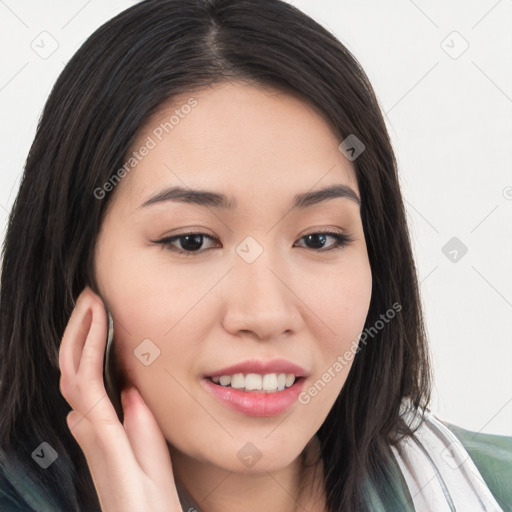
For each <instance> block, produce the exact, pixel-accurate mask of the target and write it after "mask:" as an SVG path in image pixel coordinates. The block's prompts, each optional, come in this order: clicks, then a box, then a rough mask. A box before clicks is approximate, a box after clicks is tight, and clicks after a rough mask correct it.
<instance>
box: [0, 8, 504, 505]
mask: <svg viewBox="0 0 512 512" xmlns="http://www.w3.org/2000/svg"><path fill="white" fill-rule="evenodd" d="M0 300H1V333H0V335H1V361H2V366H1V380H0V397H1V398H0V399H1V404H2V414H1V419H0V428H1V433H2V436H1V439H2V445H1V448H2V450H1V452H0V454H1V457H2V458H1V468H2V482H1V486H0V489H1V492H2V495H1V498H0V500H2V501H0V505H1V506H2V510H66V511H69V510H100V509H101V510H102V511H104V512H105V511H106V512H110V511H114V510H123V511H141V510H144V511H157V510H166V511H178V510H188V511H191V510H194V509H196V510H202V511H205V512H206V511H208V512H211V511H217V510H221V509H222V510H225V511H226V510H227V511H229V510H235V509H236V510H239V509H240V508H242V507H243V509H244V510H246V511H248V510H249V511H250V510H268V511H284V512H286V511H294V510H308V511H323V510H328V511H342V510H343V511H345V510H436V511H442V510H456V509H457V510H510V507H511V504H512V490H511V487H510V481H511V480H512V478H510V476H511V475H512V439H511V438H507V437H504V436H491V435H477V433H475V432H469V431H466V430H464V429H461V428H460V427H456V426H453V425H446V424H444V423H443V422H441V421H439V419H438V418H436V417H435V416H434V415H432V414H431V413H430V411H429V410H428V403H429V397H430V381H431V377H430V364H429V356H428V349H427V344H426V337H425V332H424V327H423V319H422V312H421V304H420V300H419V293H418V283H417V279H416V272H415V267H414V262H413V258H412V252H411V246H410V240H409V235H408V231H407V224H406V220H405V214H404V208H403V202H402V198H401V195H400V188H399V183H398V178H397V171H396V163H395V158H394V155H393V151H392V148H391V145H390V142H389V138H388V135H387V132H386V129H385V126H384V122H383V119H382V116H381V113H380V110H379V107H378V104H377V101H376V99H375V96H374V93H373V90H372V88H371V86H370V84H369V82H368V79H367V77H366V76H365V74H364V72H363V71H362V69H361V68H360V66H359V65H358V63H357V61H356V60H355V59H354V57H353V56H352V55H351V54H350V53H349V52H348V51H347V50H346V49H345V48H344V47H343V46H342V45H341V43H340V42H339V41H338V40H337V39H336V38H335V37H334V36H333V35H332V34H330V33H329V32H327V31H326V30H325V29H324V28H322V27H321V26H319V25H318V24H317V23H315V22H314V21H313V20H311V19H310V18H308V17H307V16H305V15H304V14H303V13H301V12H300V11H298V10H297V9H295V8H294V7H292V6H290V5H288V4H286V3H284V2H281V1H279V0H263V1H258V2H250V1H246V0H241V1H239V0H237V1H234V0H211V1H206V0H187V1H177V0H158V1H157V0H147V1H145V2H142V3H140V4H138V5H136V6H134V7H132V8H130V9H128V10H126V11H124V12H123V13H121V14H120V15H119V16H117V17H115V18H114V19H112V20H111V21H109V22H107V23H106V24H105V25H103V26H102V27H100V28H99V29H98V30H97V31H96V32H95V33H94V34H93V35H92V36H91V37H90V38H89V39H88V40H87V41H86V42H85V43H84V45H83V46H82V47H81V48H80V49H79V50H78V52H77V53H76V55H75V56H74V57H73V58H72V59H71V61H70V62H69V63H68V65H67V66H66V68H65V69H64V71H63V73H62V74H61V76H60V77H59V79H58V81H57V83H56V85H55V87H54V89H53V91H52V93H51V95H50V98H49V99H48V102H47V104H46V106H45V110H44V112H43V115H42V118H41V121H40V125H39V127H38V130H37V134H36V138H35V141H34V143H33V146H32V149H31V151H30V154H29V157H28V160H27V164H26V168H25V174H24V177H23V180H22V183H21V186H20V190H19V193H18V197H17V199H16V202H15V205H14V208H13V210H12V213H11V216H10V219H9V225H8V231H7V236H6V241H5V247H4V259H3V268H2V288H1V299H0ZM107 335H108V342H107V341H106V338H107ZM110 358H112V359H113V361H114V362H113V364H112V367H111V365H110ZM104 362H105V369H104V368H103V365H104ZM110 379H112V382H110ZM110 384H111V385H110ZM106 390H107V391H108V394H107V393H106ZM120 391H121V393H120V394H119V392H120ZM119 398H121V405H120V403H119ZM448 427H450V428H448ZM461 441H462V442H461ZM500 478H501V479H502V481H501V482H500ZM507 507H508V508H507Z"/></svg>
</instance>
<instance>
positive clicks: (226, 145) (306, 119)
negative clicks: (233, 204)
mask: <svg viewBox="0 0 512 512" xmlns="http://www.w3.org/2000/svg"><path fill="white" fill-rule="evenodd" d="M340 142H341V141H340V140H339V137H338V136H337V135H336V133H335V132H334V130H333V128H332V126H331V125H330V123H329V122H328V121H327V120H326V119H325V117H324V116H323V115H322V114H321V113H320V112H319V111H318V110H317V109H316V108H315V107H314V106H313V105H311V104H310V103H308V102H306V101H304V100H302V99H301V98H300V97H298V96H297V95H294V94H290V93H286V92H284V91H282V90H277V89H270V88H263V87H259V86H255V85H253V84H247V83H243V82H228V83H220V84H214V85H212V86H208V87H204V88H201V89H198V90H196V91H193V92H190V93H184V94H180V95H179V96H175V97H173V98H172V100H170V101H168V102H166V103H165V104H163V105H162V106H161V107H160V108H159V109H158V111H157V112H156V113H155V114H154V115H153V116H152V117H151V118H150V119H149V121H148V122H147V123H146V124H145V125H144V126H143V127H142V129H141V130H140V133H139V134H138V136H137V139H136V141H135V143H134V144H133V145H132V148H131V150H130V152H129V155H128V156H130V155H132V158H137V163H136V165H135V166H134V167H133V171H131V172H130V173H129V179H128V180H124V181H125V183H121V185H122V187H120V188H127V189H128V194H123V193H121V195H124V196H125V198H126V197H128V196H129V198H130V203H131V206H132V207H133V208H136V207H138V206H139V205H140V204H142V202H143V201H144V200H145V199H147V198H148V197H149V196H150V195H152V194H154V193H156V192H157V191H158V190H159V189H161V188H162V187H164V186H171V185H179V186H182V187H191V188H208V189H217V190H221V189H222V191H223V192H225V193H226V194H227V195H230V196H238V195H241V196H249V197H251V196H252V197H265V196H266V197H270V196H268V192H269V191H270V190H274V191H276V190H282V191H285V190H289V191H290V192H289V194H287V195H290V196H292V195H295V193H296V192H298V191H304V190H309V189H312V188H317V187H315V184H317V183H318V188H320V187H321V186H327V185H330V184H334V183H336V184H338V183H343V184H346V185H348V186H350V187H351V188H352V189H354V190H355V191H356V192H357V193H358V188H357V180H356V177H355V172H354V169H353V167H352V164H351V163H350V162H349V161H348V160H347V159H346V158H345V157H344V156H343V154H342V153H341V152H340V151H339V149H338V145H339V143H340ZM145 147H146V148H148V149H145V150H144V148H145ZM134 152H135V153H138V156H137V157H135V156H133V153H134ZM142 153H144V156H142V155H141V154H142ZM118 192H121V191H118ZM135 203H137V204H135Z"/></svg>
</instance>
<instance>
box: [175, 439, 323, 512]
mask: <svg viewBox="0 0 512 512" xmlns="http://www.w3.org/2000/svg"><path fill="white" fill-rule="evenodd" d="M168 447H169V452H170V455H171V460H172V465H173V471H174V477H175V480H176V482H177V486H178V489H179V490H180V492H184V493H185V496H186V497H187V496H188V497H190V498H192V501H193V502H195V503H194V505H195V507H194V508H196V509H197V512H221V511H222V512H234V511H239V510H244V512H259V511H261V510H265V511H266V512H296V511H304V510H307V511H311V512H320V511H323V510H324V509H325V497H324V492H323V489H324V485H323V470H322V462H321V459H320V443H319V441H318V438H317V437H316V436H314V437H313V438H312V439H311V441H310V442H309V443H308V445H307V446H306V447H305V449H304V451H303V452H302V453H301V455H299V456H298V457H297V458H296V459H295V460H294V461H293V462H292V463H291V464H289V465H288V466H286V467H284V468H281V469H279V470H277V471H264V472H260V473H256V472H251V473H235V472H232V471H227V470H224V469H222V468H219V467H217V466H214V465H212V464H209V463H206V462H203V461H198V460H196V459H193V458H191V457H189V456H187V455H186V454H184V453H182V452H180V451H179V450H177V449H176V448H175V447H173V446H172V445H170V444H169V443H168ZM187 505H188V503H187ZM191 507H192V505H191ZM184 510H186V511H188V510H189V508H186V509H184Z"/></svg>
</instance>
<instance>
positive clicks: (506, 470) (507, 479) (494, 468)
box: [438, 418, 512, 512]
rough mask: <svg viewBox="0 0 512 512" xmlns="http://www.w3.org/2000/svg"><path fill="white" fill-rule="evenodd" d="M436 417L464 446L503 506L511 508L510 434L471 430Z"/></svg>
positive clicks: (511, 437) (511, 454)
mask: <svg viewBox="0 0 512 512" xmlns="http://www.w3.org/2000/svg"><path fill="white" fill-rule="evenodd" d="M438 419H439V418H438ZM439 421H441V423H442V424H443V425H445V426H446V427H447V428H448V429H449V430H450V431H451V432H453V434H454V435H455V436H456V437H457V439H458V440H459V441H460V442H461V444H462V445H463V446H464V448H465V449H466V451H467V453H468V455H469V456H470V457H471V460H472V461H473V463H474V464H475V466H476V467H477V469H478V471H479V472H480V474H481V476H482V478H483V479H484V481H485V483H486V484H487V486H488V487H489V490H490V491H491V492H492V494H493V495H494V497H495V498H496V501H498V503H499V504H500V506H501V507H502V508H503V510H506V511H509V512H512V436H503V435H496V434H484V433H481V432H474V431H471V430H467V429H464V428H462V427H460V426H458V425H454V424H452V423H449V422H448V421H445V420H441V419H439Z"/></svg>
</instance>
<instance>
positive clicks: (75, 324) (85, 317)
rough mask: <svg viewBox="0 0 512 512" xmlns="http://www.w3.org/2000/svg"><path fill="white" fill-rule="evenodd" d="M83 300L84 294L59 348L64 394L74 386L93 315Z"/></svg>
mask: <svg viewBox="0 0 512 512" xmlns="http://www.w3.org/2000/svg"><path fill="white" fill-rule="evenodd" d="M82 298H83V292H82V294H81V295H80V297H79V300H78V301H77V305H76V307H75V309H74V310H73V312H72V313H71V316H70V318H69V321H68V324H67V326H66V329H65V331H64V335H63V336H62V340H61V344H60V348H59V367H60V370H61V391H64V392H65V391H68V392H69V391H70V389H71V387H72V386H73V385H74V382H75V376H76V374H77V373H78V369H79V367H80V359H81V357H82V351H83V346H84V344H85V340H86V338H87V333H88V332H89V328H90V324H91V313H90V311H89V310H88V309H87V307H86V306H87V302H86V301H84V300H81V299H82ZM64 388H65V389H64ZM63 394H64V393H63ZM64 396H66V394H64Z"/></svg>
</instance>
